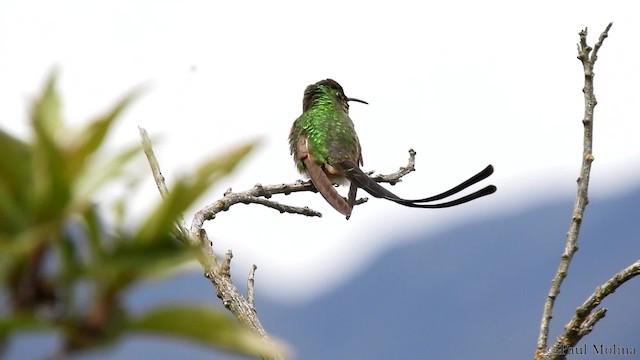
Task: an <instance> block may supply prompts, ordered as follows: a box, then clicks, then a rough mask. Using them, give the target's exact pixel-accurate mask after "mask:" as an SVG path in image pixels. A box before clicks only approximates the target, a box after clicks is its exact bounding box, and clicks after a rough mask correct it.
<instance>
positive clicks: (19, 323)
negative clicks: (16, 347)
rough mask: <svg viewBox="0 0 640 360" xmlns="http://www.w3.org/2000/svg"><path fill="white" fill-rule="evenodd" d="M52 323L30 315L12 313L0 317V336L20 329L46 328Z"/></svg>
mask: <svg viewBox="0 0 640 360" xmlns="http://www.w3.org/2000/svg"><path fill="white" fill-rule="evenodd" d="M51 327H52V325H51V324H50V323H49V322H44V321H42V320H39V319H38V317H36V316H31V315H14V316H9V317H7V318H2V319H0V338H3V337H5V336H9V335H12V334H14V333H16V332H20V331H33V330H47V329H50V328H51Z"/></svg>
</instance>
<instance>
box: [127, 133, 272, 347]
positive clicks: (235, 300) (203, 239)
mask: <svg viewBox="0 0 640 360" xmlns="http://www.w3.org/2000/svg"><path fill="white" fill-rule="evenodd" d="M139 131H140V137H141V138H142V146H143V148H144V153H145V155H146V156H147V160H148V161H149V165H150V166H151V171H152V173H153V178H154V180H155V182H156V186H157V187H158V190H159V191H160V194H161V195H162V197H165V196H166V195H167V194H168V193H169V190H168V189H167V185H166V184H165V179H164V177H163V176H162V173H161V171H160V165H159V164H158V160H157V159H156V156H155V154H154V152H153V148H152V146H151V140H149V135H148V133H147V131H146V130H145V129H143V128H141V127H139ZM201 226H202V224H200V226H195V227H192V228H191V230H190V231H189V230H188V229H187V225H186V223H185V221H184V218H183V217H182V216H181V217H180V219H179V221H178V224H177V228H176V232H177V236H178V237H179V238H180V240H181V241H183V242H185V243H186V244H188V245H191V246H194V247H196V248H198V249H199V250H200V251H199V252H198V253H199V256H198V261H199V262H200V264H201V265H202V268H203V270H204V274H205V276H206V277H207V278H208V279H209V280H210V281H211V283H212V284H213V285H214V287H215V288H216V295H217V296H218V297H219V298H220V299H221V300H222V304H223V305H224V306H225V307H226V308H227V309H228V310H229V311H230V312H231V313H232V314H233V315H234V316H235V317H236V319H237V320H238V322H240V324H242V325H243V326H245V327H246V328H249V329H251V330H253V331H254V332H256V333H257V334H258V335H260V336H261V337H262V339H263V340H264V341H266V342H271V339H270V338H269V335H268V334H267V332H266V331H265V329H264V327H263V326H262V324H261V323H260V320H259V319H258V315H257V313H256V311H255V310H254V307H253V301H254V300H253V286H251V289H250V290H251V293H250V294H248V296H247V297H248V299H245V297H244V296H242V294H241V293H240V292H239V291H238V289H237V288H236V287H235V285H234V284H233V282H232V281H231V273H230V271H231V258H232V257H233V254H232V252H231V250H229V251H227V254H226V256H225V258H224V259H223V261H222V263H221V264H220V263H219V261H218V259H217V257H216V255H215V253H214V252H213V248H212V246H211V245H212V243H211V241H210V240H209V238H208V236H207V233H206V231H205V230H204V229H202V227H201ZM254 267H255V265H254ZM253 271H255V268H254V269H253V270H252V274H253ZM251 280H252V277H251ZM252 285H253V284H252Z"/></svg>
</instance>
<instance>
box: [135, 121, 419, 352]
mask: <svg viewBox="0 0 640 360" xmlns="http://www.w3.org/2000/svg"><path fill="white" fill-rule="evenodd" d="M139 131H140V137H141V138H142V144H143V148H144V152H145V155H146V156H147V160H148V162H149V165H150V167H151V171H152V173H153V178H154V180H155V182H156V186H157V187H158V190H159V191H160V194H161V196H162V197H163V198H164V197H165V196H167V194H168V193H169V192H168V189H167V186H166V183H165V179H164V176H163V175H162V172H161V171H160V165H159V164H158V160H157V159H156V156H155V154H154V152H153V148H152V144H151V141H150V140H149V135H148V133H147V131H146V130H145V129H143V128H140V127H139ZM415 156H416V152H415V151H413V150H409V161H408V163H407V165H406V166H404V167H401V168H400V169H399V170H398V171H396V172H395V173H392V174H389V175H377V176H374V177H373V179H374V180H375V181H377V182H387V183H390V184H392V185H393V184H395V183H398V182H400V181H401V179H400V178H401V177H403V176H405V175H407V174H409V173H410V172H412V171H414V170H415ZM300 191H312V192H317V190H316V188H315V187H314V186H313V184H312V183H311V181H306V182H303V181H297V182H295V183H293V184H278V185H266V186H263V185H261V184H256V185H255V186H254V187H253V188H251V189H249V190H247V191H243V192H240V193H234V192H232V191H231V189H229V190H227V191H226V192H225V193H224V197H223V198H222V199H219V200H217V201H215V202H214V203H213V204H211V205H209V206H206V207H205V208H203V209H202V210H200V211H198V212H197V213H196V214H195V215H194V218H193V221H192V224H191V228H187V226H186V223H185V221H184V218H183V217H182V216H181V217H180V219H179V220H178V223H177V224H176V236H178V238H179V239H180V240H181V241H183V242H184V243H186V244H189V245H191V246H194V247H197V248H198V249H199V250H200V251H199V256H198V260H199V262H200V264H201V265H202V268H203V269H204V273H205V277H207V278H208V279H209V280H210V281H211V283H212V284H213V285H214V287H215V288H216V295H217V296H218V297H219V298H220V299H221V300H222V304H223V305H224V306H225V307H226V308H227V309H228V310H229V311H230V312H231V313H232V314H233V315H234V316H235V317H236V319H237V320H238V321H239V322H240V323H241V324H242V325H243V326H245V327H247V328H249V329H251V330H253V331H254V332H256V333H257V334H259V335H260V336H261V337H262V338H263V339H264V340H265V341H267V342H269V341H271V340H270V338H269V336H268V334H267V332H266V331H265V329H264V327H263V326H262V324H261V323H260V320H259V318H258V316H257V312H256V310H255V305H254V302H255V299H254V296H255V295H254V294H255V292H254V277H255V270H256V268H257V267H256V266H255V265H254V266H253V267H252V269H251V271H250V272H249V277H248V279H247V297H246V298H245V297H244V296H243V295H242V294H241V293H240V292H239V291H238V289H237V288H236V287H235V285H234V284H233V282H232V281H231V259H232V258H233V253H232V252H231V250H228V251H227V253H226V255H225V257H224V259H223V260H222V261H221V262H220V261H219V260H218V258H217V256H216V254H215V253H214V251H213V247H212V243H211V241H210V240H209V238H208V236H207V233H206V231H205V230H204V229H203V228H202V227H203V225H204V222H205V221H207V220H212V219H214V218H215V217H216V214H218V213H219V212H221V211H226V210H228V209H229V208H230V207H231V206H232V205H235V204H238V203H243V204H259V205H263V206H266V207H269V208H272V209H276V210H278V211H279V212H281V213H285V212H286V213H291V214H301V215H306V216H317V217H320V216H322V214H321V213H319V212H317V211H315V210H312V209H310V208H308V207H306V206H305V207H296V206H291V205H285V204H281V203H279V202H276V201H273V200H270V198H271V197H272V196H273V195H276V194H285V195H289V194H291V193H294V192H300ZM366 201H367V199H366V198H363V199H359V200H358V201H357V202H356V204H357V205H358V204H362V203H364V202H366Z"/></svg>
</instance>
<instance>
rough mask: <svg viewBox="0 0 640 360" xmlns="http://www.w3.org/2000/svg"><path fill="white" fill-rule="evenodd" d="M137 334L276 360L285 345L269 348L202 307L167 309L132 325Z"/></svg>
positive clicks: (228, 321) (250, 333) (226, 318)
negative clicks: (180, 340) (185, 341)
mask: <svg viewBox="0 0 640 360" xmlns="http://www.w3.org/2000/svg"><path fill="white" fill-rule="evenodd" d="M130 329H131V330H134V331H140V332H146V333H151V334H157V335H165V336H171V337H178V338H183V339H186V340H190V341H195V342H198V343H201V344H204V345H208V346H215V347H218V348H222V349H225V350H228V351H232V352H235V353H239V354H243V355H249V356H265V357H276V356H282V355H283V354H284V352H285V351H286V350H285V348H284V346H283V345H275V344H269V343H267V342H266V341H264V340H262V338H260V336H258V335H257V334H254V333H252V332H250V331H249V330H247V329H245V328H242V327H241V326H240V325H239V324H238V323H237V322H236V321H235V320H233V319H231V318H229V317H228V316H226V315H224V314H222V313H221V312H218V311H214V310H211V309H208V308H205V307H202V306H190V307H177V306H176V307H163V308H158V309H155V310H152V311H150V312H148V313H146V314H144V315H142V316H140V317H139V318H137V319H136V320H134V321H133V322H132V323H131V324H130Z"/></svg>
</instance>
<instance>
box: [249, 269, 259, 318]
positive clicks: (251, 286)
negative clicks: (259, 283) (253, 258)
mask: <svg viewBox="0 0 640 360" xmlns="http://www.w3.org/2000/svg"><path fill="white" fill-rule="evenodd" d="M257 269H258V267H257V266H256V264H253V266H252V267H251V270H250V271H249V277H248V278H247V300H248V301H249V305H251V307H252V308H253V311H256V304H255V295H254V294H255V290H254V285H255V281H254V278H255V276H256V270H257Z"/></svg>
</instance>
